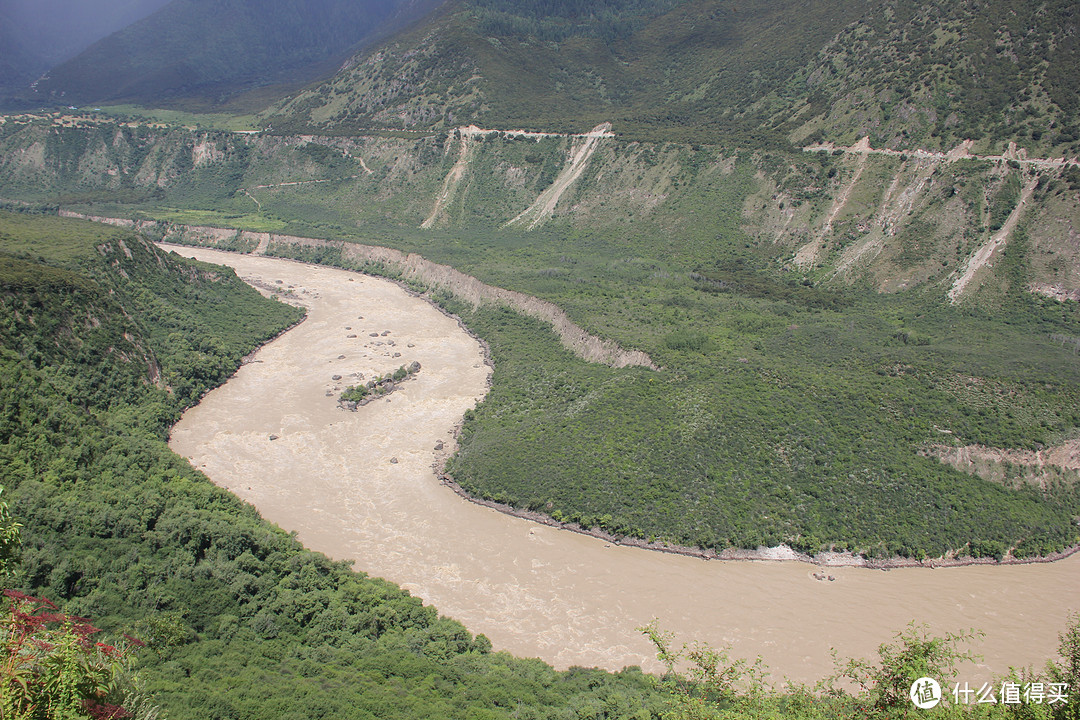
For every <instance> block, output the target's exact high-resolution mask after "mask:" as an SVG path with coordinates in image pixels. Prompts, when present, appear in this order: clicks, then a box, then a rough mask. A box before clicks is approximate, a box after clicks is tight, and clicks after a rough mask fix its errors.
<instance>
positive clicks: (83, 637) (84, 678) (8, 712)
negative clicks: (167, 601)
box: [0, 590, 142, 720]
mask: <svg viewBox="0 0 1080 720" xmlns="http://www.w3.org/2000/svg"><path fill="white" fill-rule="evenodd" d="M4 595H6V596H7V599H8V613H7V617H6V618H5V619H4V621H3V624H2V626H0V643H2V650H0V652H2V653H3V654H2V657H0V718H4V719H5V720H7V718H13V719H15V718H17V719H19V720H22V719H24V718H25V719H26V720H37V719H38V718H43V719H44V718H50V719H53V718H56V719H59V720H69V719H70V720H76V719H83V718H94V719H95V720H118V719H119V718H129V717H131V714H130V713H129V712H128V711H127V710H125V709H124V708H123V707H122V706H121V705H120V704H119V703H120V702H121V701H120V700H119V697H120V691H119V689H118V687H117V679H118V678H119V676H120V675H121V674H122V673H123V672H124V670H125V669H126V667H127V665H128V661H129V659H130V658H129V655H130V652H131V647H132V646H136V645H141V644H142V643H140V642H139V641H138V640H136V639H135V638H130V637H128V639H127V642H128V643H130V645H129V646H116V645H108V644H106V643H103V642H96V641H95V640H94V639H93V636H94V635H95V634H97V633H98V632H100V631H99V630H98V628H96V627H94V626H93V625H91V624H90V621H89V620H87V619H86V618H81V617H76V616H74V615H66V614H64V613H61V612H59V611H58V609H57V607H56V605H55V604H53V603H52V602H50V601H49V600H46V599H45V598H38V597H34V596H32V595H27V594H26V593H22V592H19V591H17V590H5V591H4Z"/></svg>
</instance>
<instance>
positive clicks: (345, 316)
mask: <svg viewBox="0 0 1080 720" xmlns="http://www.w3.org/2000/svg"><path fill="white" fill-rule="evenodd" d="M171 249H175V250H177V251H179V252H181V253H182V254H184V255H188V256H195V257H198V258H199V259H202V260H207V261H209V262H215V263H219V264H224V265H229V266H231V267H234V268H235V269H236V271H237V273H238V274H239V275H240V276H241V277H244V278H246V279H248V280H249V281H253V282H254V283H255V284H256V285H258V286H262V287H263V289H264V291H265V289H266V288H267V287H269V288H275V289H277V292H278V294H279V295H280V296H282V297H291V298H292V299H293V301H297V302H300V303H302V304H304V305H305V306H307V308H308V319H307V320H306V321H305V322H303V323H301V324H300V325H299V326H297V327H296V328H295V329H293V330H291V331H290V332H288V333H286V334H285V335H283V336H281V337H280V338H278V339H277V340H275V341H273V342H271V343H269V344H268V345H266V346H265V347H263V348H262V349H261V350H260V351H259V352H258V353H257V354H256V355H255V356H254V361H253V362H250V363H249V364H246V365H244V366H243V367H242V368H240V370H239V371H238V372H237V374H236V376H235V377H234V378H233V379H231V380H230V381H229V382H228V383H226V384H225V385H224V386H222V387H220V388H218V389H217V390H214V391H213V392H211V393H210V394H208V395H207V396H206V397H205V398H204V399H203V401H202V402H201V403H200V404H199V405H198V406H197V407H195V408H192V409H191V410H189V411H188V412H187V413H185V415H184V417H183V419H182V420H181V421H180V422H179V423H178V424H177V425H176V427H175V428H174V429H173V432H172V439H171V441H170V445H171V447H172V448H173V450H175V451H176V452H177V453H179V454H180V455H183V456H185V457H187V458H189V459H190V460H191V462H192V463H193V464H194V465H195V466H197V467H198V468H200V469H201V470H202V471H203V472H205V473H206V474H207V475H208V476H209V477H210V478H211V479H212V480H213V481H214V482H215V483H217V484H218V485H221V486H222V487H225V488H228V489H229V490H231V491H233V492H234V493H236V494H237V495H238V496H240V497H241V498H243V499H244V500H246V501H248V502H250V503H252V504H253V505H255V506H256V507H257V508H258V509H259V511H260V512H261V513H262V515H263V516H264V517H265V518H267V519H268V520H271V521H273V522H275V523H277V524H278V525H279V526H281V527H283V528H285V529H287V530H293V531H296V533H297V534H298V536H299V538H300V540H301V541H302V542H303V543H304V544H305V545H306V546H307V547H309V548H312V549H314V550H318V551H321V552H323V553H326V554H327V555H329V556H330V557H332V558H335V559H339V560H344V559H348V560H354V561H355V567H356V569H358V570H363V571H365V572H367V573H369V574H371V575H376V576H380V577H384V578H386V579H388V580H391V581H393V582H395V583H398V584H399V585H401V586H402V587H404V588H406V589H407V590H409V591H410V592H411V593H413V594H414V595H417V596H419V597H421V598H423V600H424V601H425V602H426V603H430V604H433V605H434V606H436V607H437V608H438V609H439V611H440V612H441V613H443V614H445V615H448V616H450V617H453V618H455V619H457V620H459V621H461V622H463V623H464V624H465V625H466V626H467V627H468V628H469V629H470V630H471V631H473V632H476V633H484V634H485V635H487V636H488V637H489V638H490V639H491V640H492V642H493V644H494V646H495V648H496V649H498V650H508V651H510V652H512V653H514V654H516V655H520V656H526V657H540V658H542V659H544V660H545V661H547V662H549V663H551V664H553V665H555V666H556V667H559V668H565V667H568V666H571V665H586V666H599V667H603V668H608V669H612V670H617V669H620V668H622V667H623V666H626V665H643V666H644V667H646V668H649V669H652V668H655V667H656V662H655V656H654V654H653V652H652V649H651V646H650V645H649V643H648V642H647V641H646V640H645V638H644V637H643V636H642V635H641V633H639V632H637V631H636V629H635V628H638V627H639V626H641V625H644V624H646V623H648V622H649V621H650V620H652V619H653V618H658V619H659V621H660V624H661V626H662V627H663V628H665V629H668V630H672V631H674V632H675V633H676V634H677V636H678V638H679V639H680V640H703V641H706V642H709V643H712V644H716V645H729V646H730V647H731V650H732V653H733V654H734V655H736V656H743V657H747V658H753V657H756V656H758V655H760V656H761V657H762V658H763V659H764V661H765V662H766V663H767V665H768V666H769V668H770V670H771V672H772V679H773V680H774V681H779V680H782V679H783V678H785V677H787V678H790V679H793V680H799V681H807V682H813V681H816V680H818V679H819V678H821V677H823V676H825V675H828V674H829V673H830V672H831V671H832V669H833V666H832V661H831V659H830V653H829V651H830V648H836V650H837V652H838V653H839V654H840V656H841V657H844V656H870V655H872V654H873V652H874V650H875V648H876V647H877V646H878V644H880V643H882V642H885V641H888V640H890V639H891V637H892V635H893V634H894V633H895V632H896V631H898V630H901V629H902V628H904V627H905V625H906V624H907V623H908V622H910V621H912V620H917V621H919V622H925V623H928V624H929V625H930V626H931V628H932V629H933V630H934V631H936V632H940V633H943V632H946V631H959V630H963V629H968V628H979V629H981V630H983V631H984V632H985V633H986V635H985V637H984V638H983V639H982V641H980V642H979V643H978V644H977V645H975V646H974V649H975V650H976V651H977V652H979V653H981V654H982V655H983V657H984V659H983V661H982V662H981V663H980V664H979V665H978V666H976V667H969V668H966V669H965V670H964V672H963V673H962V675H961V677H959V678H958V679H959V680H961V681H969V682H973V683H974V682H976V681H977V682H980V683H981V682H984V681H989V680H990V679H991V678H992V676H993V675H994V674H998V673H1004V672H1006V671H1007V670H1008V667H1009V666H1010V665H1013V666H1025V665H1037V666H1041V665H1042V664H1043V663H1044V662H1045V660H1046V659H1047V658H1049V657H1051V656H1053V655H1054V654H1055V651H1056V647H1057V634H1058V632H1060V631H1061V630H1062V629H1063V628H1064V627H1065V623H1066V618H1067V616H1068V614H1069V612H1070V611H1077V610H1080V554H1078V555H1074V556H1072V557H1071V558H1068V559H1066V560H1063V561H1060V562H1056V563H1049V564H1034V565H1013V566H1000V567H992V566H991V567H988V566H973V567H963V568H948V569H934V570H932V569H925V568H909V569H894V570H891V571H888V572H884V571H880V570H866V569H861V568H830V569H827V570H825V572H826V573H827V574H829V575H831V576H832V577H833V578H834V579H833V580H832V581H829V580H827V579H826V580H816V579H815V578H814V577H813V574H814V573H815V572H818V568H816V567H815V566H812V565H808V564H803V563H798V562H767V561H755V562H717V561H705V560H700V559H695V558H689V557H681V556H674V555H665V554H660V553H656V552H650V551H647V550H640V549H636V548H628V547H620V546H616V545H611V544H609V543H607V542H604V541H603V540H598V539H595V538H591V537H586V536H582V535H578V534H574V533H571V532H567V531H563V530H559V529H556V528H552V527H547V526H544V525H538V524H535V523H532V522H529V521H527V520H522V519H519V518H514V517H509V516H507V515H504V514H501V513H499V512H497V511H495V510H491V509H488V508H485V507H480V506H478V505H474V504H472V503H470V502H468V501H466V500H464V499H462V498H460V497H458V496H457V495H456V494H454V493H453V492H452V491H451V490H450V489H449V488H447V487H445V486H443V485H442V484H440V482H439V480H438V479H437V477H436V475H435V472H434V469H433V466H434V465H435V464H436V462H437V461H438V460H439V458H440V457H443V456H445V455H446V454H447V453H450V452H452V451H453V449H454V437H453V431H454V427H455V425H456V424H457V423H458V422H459V421H460V419H461V416H462V414H463V413H464V412H465V410H467V409H468V408H470V407H473V406H474V405H475V404H476V403H477V402H479V401H480V399H481V398H482V397H483V395H484V393H485V391H486V382H487V378H488V376H489V372H490V369H489V368H488V367H487V366H486V365H485V364H484V358H483V353H482V350H481V347H480V345H479V344H478V343H477V341H476V340H475V339H473V338H472V337H470V336H469V335H468V334H467V333H465V332H464V331H463V329H462V328H461V327H460V326H459V325H458V323H457V322H456V321H455V320H453V319H452V318H449V317H447V316H445V315H443V314H442V313H441V312H439V311H438V310H437V309H435V308H434V307H432V306H431V305H429V304H428V303H427V302H426V301H424V300H423V299H421V298H417V297H415V296H412V295H410V294H408V293H406V292H405V291H403V290H402V289H401V288H399V287H398V286H396V285H394V284H393V283H390V282H387V281H385V280H381V279H377V278H371V277H367V276H363V275H359V274H356V273H351V272H346V271H342V270H336V269H332V268H325V267H316V266H310V265H304V264H300V263H295V262H290V261H285V260H276V259H271V258H263V257H252V256H245V255H235V254H229V253H221V252H216V251H212V250H204V249H194V248H176V247H173V248H171ZM279 281H280V282H279ZM386 331H389V332H388V333H387V332H386ZM413 361H417V362H419V363H420V364H421V370H420V372H419V373H418V374H417V375H416V376H415V377H414V378H413V379H410V380H408V381H407V382H405V383H403V384H402V385H401V386H400V388H399V389H398V390H397V391H396V392H394V393H393V394H392V395H390V396H389V397H387V398H384V399H380V400H378V401H375V402H372V403H370V404H368V405H366V406H363V407H361V408H359V409H358V410H357V411H356V412H349V411H347V410H344V409H341V408H339V407H338V404H337V396H338V394H339V392H340V390H341V389H343V388H344V387H345V386H347V385H350V384H356V383H358V382H360V381H361V378H363V379H365V380H366V379H371V378H372V377H374V376H375V375H379V374H383V373H386V372H388V371H392V370H394V369H396V368H398V367H399V366H401V365H405V364H408V363H411V362H413ZM334 376H340V379H334ZM272 436H274V437H275V439H271V437H272ZM440 441H441V443H442V444H443V449H442V450H441V451H437V450H435V449H434V448H435V447H436V444H437V443H439V442H440Z"/></svg>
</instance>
